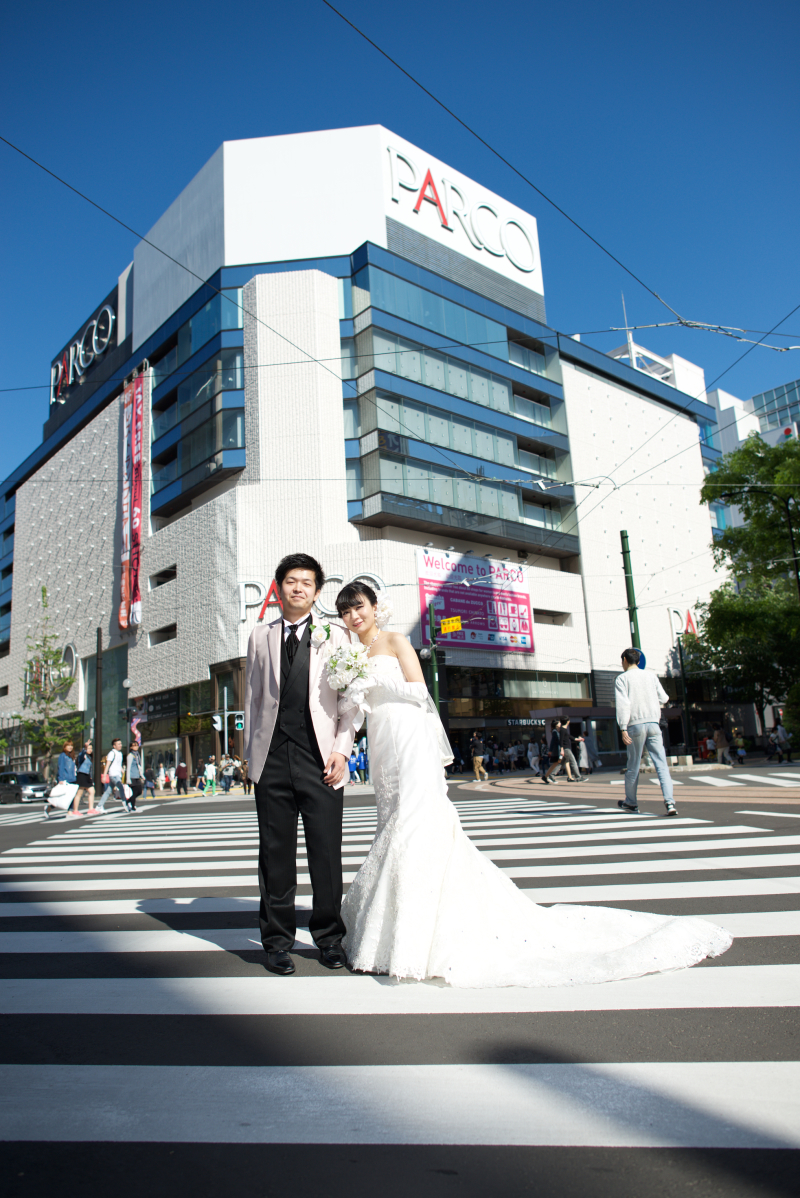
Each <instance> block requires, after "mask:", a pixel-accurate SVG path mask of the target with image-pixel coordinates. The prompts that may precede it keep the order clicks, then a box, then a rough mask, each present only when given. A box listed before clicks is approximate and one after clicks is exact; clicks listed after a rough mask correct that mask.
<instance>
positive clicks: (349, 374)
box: [342, 337, 358, 379]
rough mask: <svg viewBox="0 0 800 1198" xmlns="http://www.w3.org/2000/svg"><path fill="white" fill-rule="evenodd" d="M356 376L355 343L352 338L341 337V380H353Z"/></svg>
mask: <svg viewBox="0 0 800 1198" xmlns="http://www.w3.org/2000/svg"><path fill="white" fill-rule="evenodd" d="M357 374H358V362H357V361H356V343H355V339H354V338H353V337H342V378H343V379H354V378H355V377H356V375H357Z"/></svg>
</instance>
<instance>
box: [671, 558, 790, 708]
mask: <svg viewBox="0 0 800 1198" xmlns="http://www.w3.org/2000/svg"><path fill="white" fill-rule="evenodd" d="M697 613H698V636H697V637H693V636H685V637H684V650H685V654H686V668H687V671H688V672H689V673H694V674H707V673H711V672H714V673H716V674H717V675H718V677H719V680H720V682H721V683H722V685H723V687H724V689H725V692H726V698H727V700H728V702H730V703H753V704H755V707H756V710H757V711H758V715H759V719H760V720H761V726H762V728H763V727H764V709H765V708H766V707H767V706H768V705H769V704H771V703H781V702H782V701H783V700H784V698H785V696H786V694H787V692H788V691H789V689H790V687H791V686H792V685H793V684H794V683H795V682H797V680H798V679H799V678H800V604H798V602H797V598H796V597H795V594H794V592H793V590H792V587H791V585H790V584H789V583H788V582H787V581H786V580H785V579H782V580H781V581H780V582H778V583H775V584H771V585H770V584H767V583H762V584H761V585H758V584H752V585H750V586H748V587H747V589H746V590H744V591H741V592H738V593H737V591H736V589H735V587H734V585H733V584H732V583H726V584H725V585H724V586H722V587H720V589H719V590H718V591H715V592H714V593H713V594H712V596H711V598H710V599H709V601H708V603H701V604H699V605H698V608H697Z"/></svg>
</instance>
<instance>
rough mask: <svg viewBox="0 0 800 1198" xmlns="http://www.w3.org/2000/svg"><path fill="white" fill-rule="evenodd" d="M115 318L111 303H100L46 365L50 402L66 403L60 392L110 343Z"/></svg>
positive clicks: (100, 354)
mask: <svg viewBox="0 0 800 1198" xmlns="http://www.w3.org/2000/svg"><path fill="white" fill-rule="evenodd" d="M116 319H117V317H116V313H115V311H114V309H113V307H112V306H111V304H110V303H106V304H103V306H102V308H100V310H99V311H98V312H96V313H95V315H94V316H93V317H92V319H91V320H90V321H89V323H88V324H87V325H86V327H85V328H84V329H83V331H82V332H81V333H80V334H79V336H77V337H76V338H75V340H74V341H73V342H71V343H70V345H68V346H67V348H66V349H65V350H63V352H62V353H61V355H60V356H59V357H58V358H56V359H55V360H54V362H53V364H52V366H51V367H50V404H51V405H52V404H56V403H66V396H65V395H63V392H64V391H67V390H69V388H70V387H71V386H72V384H73V383H74V382H75V380H76V378H77V379H81V378H83V376H84V374H85V373H86V371H87V370H88V369H89V367H90V366H91V365H92V363H93V362H95V361H96V360H97V359H98V358H100V357H102V355H103V354H104V353H105V351H106V350H107V349H108V347H109V345H110V344H111V341H112V338H113V335H114V325H115V323H116Z"/></svg>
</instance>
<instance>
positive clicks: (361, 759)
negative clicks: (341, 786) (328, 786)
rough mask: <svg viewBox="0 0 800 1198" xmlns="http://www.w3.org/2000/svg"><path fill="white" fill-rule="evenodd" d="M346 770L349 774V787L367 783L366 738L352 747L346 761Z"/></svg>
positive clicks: (367, 758) (362, 738) (363, 737)
mask: <svg viewBox="0 0 800 1198" xmlns="http://www.w3.org/2000/svg"><path fill="white" fill-rule="evenodd" d="M347 768H348V771H349V773H350V785H351V786H356V785H357V784H358V783H359V782H362V783H364V782H369V756H368V755H367V738H366V737H365V736H362V737H361V740H360V741H359V742H358V746H357V747H356V746H355V745H354V746H353V751H352V753H351V754H350V757H349V758H348V761H347Z"/></svg>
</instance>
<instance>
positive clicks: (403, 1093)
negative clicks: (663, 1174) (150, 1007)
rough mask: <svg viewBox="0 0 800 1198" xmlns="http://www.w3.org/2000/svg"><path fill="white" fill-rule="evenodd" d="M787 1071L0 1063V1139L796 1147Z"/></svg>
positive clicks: (799, 1120) (786, 1066) (761, 1064)
mask: <svg viewBox="0 0 800 1198" xmlns="http://www.w3.org/2000/svg"><path fill="white" fill-rule="evenodd" d="M336 988H338V987H336ZM798 1080H800V1065H798V1064H797V1063H796V1062H793V1061H775V1062H767V1061H747V1062H736V1061H726V1062H707V1061H699V1062H685V1061H682V1062H646V1063H632V1064H616V1063H613V1064H602V1065H598V1064H594V1063H587V1064H580V1065H573V1064H568V1065H518V1064H504V1065H494V1064H491V1065H328V1066H314V1065H310V1066H309V1065H306V1066H265V1065H240V1066H219V1065H218V1066H213V1067H205V1066H164V1065H160V1066H119V1065H4V1066H2V1068H0V1102H2V1107H1V1108H0V1110H1V1111H2V1113H1V1114H0V1135H2V1138H3V1139H4V1140H14V1141H28V1142H30V1141H38V1140H58V1141H61V1142H62V1143H68V1142H73V1143H74V1142H91V1141H115V1142H118V1143H119V1142H128V1143H130V1142H137V1143H159V1142H160V1143H164V1142H182V1143H236V1144H248V1143H250V1144H292V1143H294V1144H297V1143H315V1144H318V1143H324V1144H391V1145H397V1144H468V1145H473V1144H478V1145H497V1146H503V1147H505V1146H508V1145H531V1146H533V1145H537V1146H544V1145H551V1146H556V1145H557V1146H559V1147H564V1146H570V1145H575V1146H580V1147H586V1146H596V1147H605V1148H622V1147H624V1148H648V1147H653V1148H659V1147H660V1148H739V1149H741V1148H772V1149H775V1148H797V1147H800V1109H799V1104H798V1098H797V1092H798V1091H797V1087H798ZM12 1095H13V1097H12ZM121 1095H124V1096H125V1102H124V1117H123V1116H122V1113H121V1108H120V1096H121ZM244 1115H246V1119H245V1118H243V1116H244Z"/></svg>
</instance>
